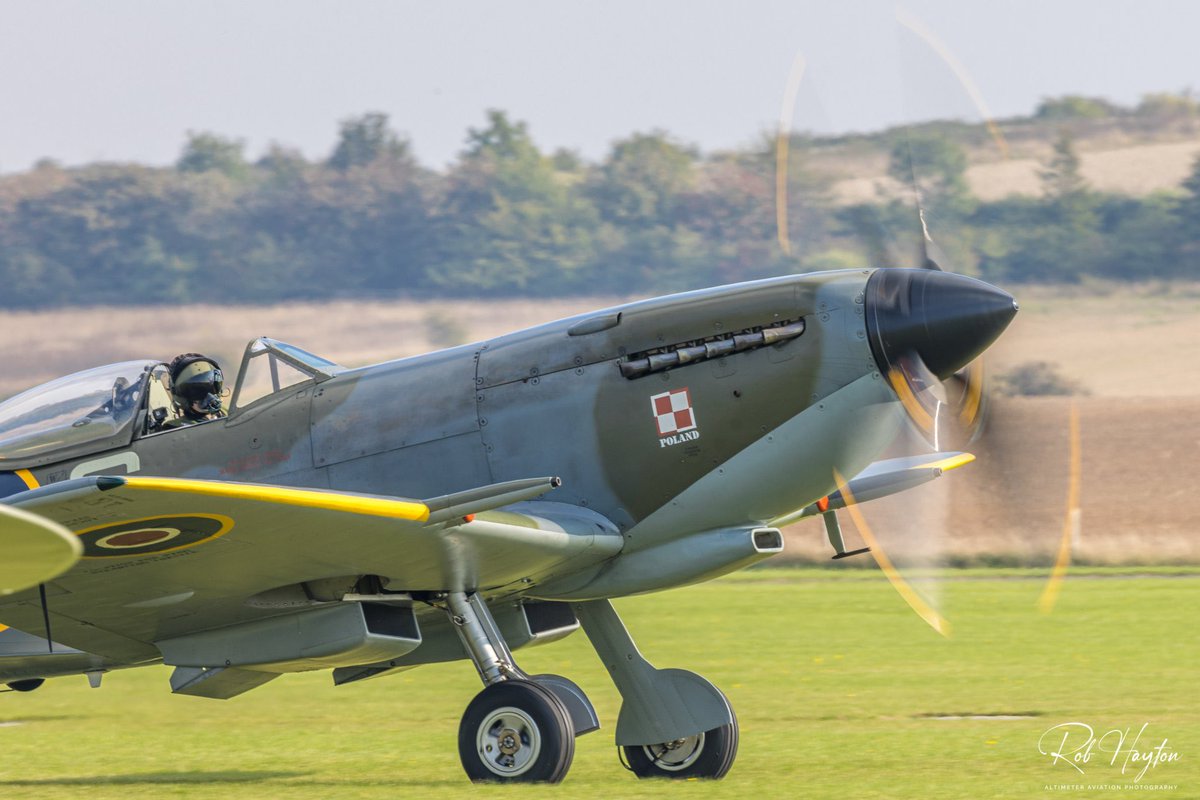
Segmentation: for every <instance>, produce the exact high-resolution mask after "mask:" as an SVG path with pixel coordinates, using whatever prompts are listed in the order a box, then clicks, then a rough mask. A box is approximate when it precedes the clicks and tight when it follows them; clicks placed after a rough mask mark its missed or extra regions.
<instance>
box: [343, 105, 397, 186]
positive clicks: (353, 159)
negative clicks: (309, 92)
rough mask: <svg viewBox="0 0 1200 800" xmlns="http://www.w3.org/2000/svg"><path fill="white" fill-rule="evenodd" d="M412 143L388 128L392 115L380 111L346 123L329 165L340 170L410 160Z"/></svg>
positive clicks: (347, 120)
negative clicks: (410, 145)
mask: <svg viewBox="0 0 1200 800" xmlns="http://www.w3.org/2000/svg"><path fill="white" fill-rule="evenodd" d="M411 157H412V156H411V153H410V148H409V144H408V142H407V141H406V140H404V139H402V138H400V136H399V135H398V134H397V133H396V132H395V131H393V130H392V129H391V128H389V127H388V116H387V114H384V113H382V112H379V111H372V112H368V113H366V114H363V115H362V116H361V117H351V118H350V119H346V120H342V123H341V132H340V134H339V137H338V143H337V147H335V148H334V150H333V154H332V155H331V156H329V162H328V163H329V166H331V167H333V168H334V169H337V170H342V171H345V170H348V169H350V168H351V167H363V166H366V165H368V164H373V163H375V162H377V161H381V160H391V161H408V160H410V159H411Z"/></svg>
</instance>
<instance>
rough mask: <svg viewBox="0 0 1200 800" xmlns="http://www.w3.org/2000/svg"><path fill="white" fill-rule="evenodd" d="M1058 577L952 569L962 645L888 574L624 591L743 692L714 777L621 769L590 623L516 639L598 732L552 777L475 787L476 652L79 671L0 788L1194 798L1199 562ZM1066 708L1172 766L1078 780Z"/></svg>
mask: <svg viewBox="0 0 1200 800" xmlns="http://www.w3.org/2000/svg"><path fill="white" fill-rule="evenodd" d="M1046 575H1047V571H1046V570H1016V569H1009V570H982V569H980V570H954V571H947V572H944V573H941V579H940V580H938V581H937V582H936V583H937V586H938V587H940V593H941V596H942V599H941V605H942V608H943V610H944V611H945V614H946V616H947V617H948V618H949V619H950V621H951V623H952V624H953V630H954V633H953V637H952V638H950V639H942V638H941V637H939V636H938V635H937V634H935V633H934V632H933V631H932V630H930V629H929V628H928V627H926V626H925V624H924V623H923V622H921V621H920V620H919V619H918V618H917V617H916V615H914V614H913V613H912V612H911V611H910V610H909V609H908V608H907V606H905V604H904V603H903V601H902V600H901V599H900V598H899V596H898V595H897V594H896V593H895V591H894V590H893V589H892V588H891V587H890V586H889V585H888V583H887V581H886V580H885V579H884V577H883V576H882V574H881V573H879V572H878V571H877V570H875V569H845V568H843V569H817V568H795V569H757V570H752V571H748V572H744V573H739V574H736V575H733V576H729V577H727V578H724V579H721V580H718V581H714V582H711V583H707V584H703V585H700V586H694V587H688V588H684V589H679V590H675V591H672V592H667V593H662V594H657V595H650V596H646V597H638V598H630V599H625V600H622V601H618V602H617V608H618V610H619V611H620V612H621V614H622V616H623V618H624V619H625V621H626V623H627V625H628V626H629V628H630V630H631V631H632V633H633V635H634V638H635V640H637V641H638V643H639V645H640V647H641V649H642V651H643V653H645V654H646V656H647V657H648V658H649V659H650V660H651V661H652V662H654V663H655V664H656V665H657V666H659V667H668V666H670V667H682V668H686V669H692V670H695V671H697V672H699V673H701V674H702V675H704V676H705V677H707V678H709V679H710V680H712V681H713V682H715V683H716V684H717V685H718V686H720V687H721V688H722V689H723V690H724V691H725V692H726V694H728V696H729V697H730V700H731V701H732V703H733V706H734V708H735V710H736V711H737V713H738V717H739V721H740V723H741V734H742V738H741V746H740V751H739V755H738V760H737V762H736V764H735V765H734V767H733V770H732V771H731V772H730V774H729V776H728V777H727V778H726V779H725V780H724V781H721V782H694V781H693V782H686V783H678V784H677V783H671V782H665V781H653V782H641V781H638V780H637V779H635V778H634V777H633V776H632V774H630V773H627V772H626V771H625V770H624V769H622V767H621V765H620V763H619V762H618V760H617V756H616V751H615V748H614V747H613V744H612V729H613V726H614V724H615V720H616V716H617V711H618V708H619V702H620V700H619V697H618V695H617V693H616V690H615V689H614V688H613V686H612V684H611V683H610V682H609V680H608V678H607V676H606V675H605V673H604V670H603V668H602V666H601V664H600V662H599V660H598V659H597V658H596V656H595V654H594V653H593V652H592V650H591V649H590V647H589V645H588V643H587V640H586V638H585V637H584V636H583V634H582V633H577V634H575V635H573V636H572V637H570V638H569V639H567V640H566V641H564V642H560V643H557V644H552V645H549V646H546V647H541V648H531V649H527V650H523V651H520V652H519V653H518V658H519V659H520V661H521V665H522V667H523V668H525V669H526V670H528V671H530V672H559V673H562V674H565V675H567V676H569V677H571V678H572V679H574V680H575V681H577V682H578V683H579V684H580V685H581V686H582V687H583V688H584V689H585V691H587V692H588V694H589V695H590V697H591V698H592V701H593V702H594V703H595V705H596V708H597V711H598V712H599V714H600V717H601V720H602V722H603V723H604V728H603V729H602V730H600V731H599V732H596V733H593V734H589V735H587V736H584V737H582V738H580V739H578V740H577V747H576V753H575V762H574V766H573V767H572V769H571V772H570V774H569V775H568V776H567V779H566V781H565V782H564V783H563V784H562V785H561V786H558V787H541V786H537V787H530V786H515V787H508V786H502V787H497V786H493V787H487V788H484V787H475V786H472V785H471V784H470V783H468V782H467V781H466V779H465V777H464V776H463V773H462V770H461V767H460V766H459V763H458V755H457V745H456V742H457V739H456V736H457V729H458V720H459V717H460V715H461V713H462V711H463V709H464V708H465V706H466V704H467V702H468V701H469V700H470V698H471V697H472V696H473V695H474V694H475V693H476V692H477V691H478V690H479V688H480V685H479V681H478V678H477V677H476V675H475V673H474V670H473V669H472V667H471V666H470V664H469V663H467V662H460V663H456V664H445V665H434V666H430V667H421V668H419V669H416V670H413V671H410V672H407V673H402V674H400V675H399V676H395V677H390V678H383V679H378V680H373V681H366V682H363V683H361V684H357V685H352V686H346V687H341V688H334V687H333V686H332V685H331V683H330V679H329V676H328V673H311V674H305V675H295V676H284V677H283V678H280V679H278V680H276V681H274V682H272V683H270V684H267V685H266V686H264V687H262V688H260V689H257V690H254V691H252V692H250V693H249V694H246V695H243V696H242V697H240V698H236V699H234V700H230V701H214V700H205V699H200V698H191V697H174V696H171V695H170V693H169V690H168V687H167V676H168V670H167V668H164V667H154V668H146V669H140V670H127V671H123V672H117V673H113V674H110V675H108V676H106V678H105V680H104V686H103V688H101V689H100V690H91V689H89V688H88V686H87V683H86V681H85V680H84V679H83V678H82V677H77V678H64V679H57V680H54V681H49V682H48V683H47V684H46V685H45V686H44V687H42V689H40V690H38V691H36V692H33V693H31V694H17V693H7V694H4V695H2V696H0V754H2V758H0V797H3V798H6V800H7V799H8V798H21V797H30V798H88V800H98V799H99V798H110V797H111V798H122V800H131V799H132V798H141V797H147V798H149V797H155V798H158V797H214V796H215V797H221V798H267V797H270V798H277V797H278V798H395V797H417V796H419V797H480V796H485V795H486V796H488V797H518V796H519V797H527V796H547V797H548V796H555V797H570V798H572V800H575V798H593V797H594V798H612V797H706V798H708V797H713V798H718V797H730V798H735V797H736V798H741V797H747V796H758V797H763V798H765V797H779V796H784V797H793V796H794V797H838V798H844V797H854V798H908V797H913V798H917V797H920V798H942V797H945V798H964V797H977V798H986V797H1005V798H1007V797H1012V798H1027V797H1043V796H1069V797H1092V796H1094V795H1096V794H1097V793H1102V794H1110V795H1111V794H1114V793H1116V794H1122V795H1126V794H1130V793H1135V792H1136V793H1137V794H1147V793H1150V794H1151V796H1157V797H1164V798H1167V797H1179V798H1184V797H1200V702H1197V701H1198V700H1200V689H1198V688H1197V678H1198V677H1200V640H1198V638H1197V635H1196V623H1197V610H1196V597H1197V589H1198V588H1200V568H1157V569H1156V568H1137V569H1115V568H1108V569H1103V568H1092V569H1078V570H1073V571H1072V572H1071V574H1070V576H1069V577H1068V579H1067V580H1066V582H1065V583H1064V584H1063V586H1062V592H1061V594H1060V596H1059V599H1058V605H1057V607H1056V608H1055V610H1054V612H1053V613H1052V614H1051V615H1049V616H1043V615H1041V614H1040V613H1039V612H1038V610H1037V600H1038V597H1039V595H1040V593H1041V591H1042V588H1043V586H1044V584H1045V580H1046ZM977 715H1007V716H1014V717H1018V718H1016V719H971V718H970V717H972V716H977ZM937 717H961V718H959V719H938V718H937ZM1073 721H1078V722H1086V723H1088V724H1090V725H1091V726H1093V728H1095V729H1096V732H1097V735H1100V734H1101V733H1104V732H1107V731H1109V730H1111V729H1122V730H1123V729H1125V728H1131V729H1132V733H1136V732H1137V731H1138V729H1139V728H1141V726H1142V725H1143V723H1149V727H1148V728H1147V729H1146V733H1145V734H1144V735H1143V739H1142V741H1141V742H1140V743H1139V747H1138V749H1149V748H1150V747H1152V746H1155V745H1157V744H1158V743H1159V742H1160V741H1161V740H1162V739H1163V738H1166V739H1167V740H1168V746H1169V747H1170V748H1172V749H1173V750H1174V751H1176V752H1177V753H1179V759H1178V760H1176V761H1174V762H1170V763H1165V764H1162V765H1160V766H1158V767H1156V768H1154V769H1151V770H1149V771H1148V772H1147V773H1146V775H1145V776H1144V777H1143V778H1142V780H1141V782H1140V783H1141V786H1142V788H1140V789H1138V788H1136V787H1134V788H1131V785H1134V776H1135V775H1136V772H1137V770H1138V769H1139V768H1140V765H1139V766H1138V767H1135V766H1130V767H1129V768H1128V769H1127V770H1126V773H1125V774H1124V775H1122V774H1121V766H1122V763H1123V759H1118V762H1117V764H1116V766H1110V765H1109V763H1108V754H1098V755H1096V756H1095V757H1094V758H1093V759H1092V761H1091V762H1090V763H1089V764H1087V765H1085V774H1083V775H1080V774H1079V773H1076V772H1075V771H1074V770H1073V769H1071V768H1070V767H1069V766H1067V765H1066V764H1064V763H1061V762H1060V763H1058V764H1052V763H1051V761H1050V759H1049V758H1048V757H1046V756H1043V755H1040V754H1039V753H1038V740H1039V738H1040V737H1041V735H1042V733H1043V732H1044V731H1046V730H1047V729H1048V728H1050V727H1052V726H1054V725H1058V724H1060V723H1065V722H1073ZM1131 740H1132V735H1131V737H1130V741H1131ZM1110 741H1111V740H1110ZM1064 784H1071V785H1078V786H1081V787H1083V788H1079V789H1069V788H1068V789H1061V788H1055V787H1059V786H1062V785H1064ZM1151 785H1153V786H1162V785H1168V786H1174V787H1175V788H1173V789H1170V788H1167V789H1158V790H1149V789H1148V787H1149V786H1151ZM1089 786H1091V787H1096V786H1106V787H1109V788H1107V789H1098V788H1087V787H1089ZM1113 787H1116V788H1113Z"/></svg>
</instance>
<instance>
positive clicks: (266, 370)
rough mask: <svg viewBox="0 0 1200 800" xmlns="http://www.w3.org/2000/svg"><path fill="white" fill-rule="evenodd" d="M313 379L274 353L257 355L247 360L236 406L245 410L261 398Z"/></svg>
mask: <svg viewBox="0 0 1200 800" xmlns="http://www.w3.org/2000/svg"><path fill="white" fill-rule="evenodd" d="M312 377H313V376H312V374H311V373H308V372H303V371H301V370H299V369H297V368H296V367H293V366H292V365H291V364H289V363H288V362H286V361H284V360H282V359H280V358H277V357H276V356H275V354H274V353H271V352H269V351H264V352H262V353H256V354H254V355H252V356H251V357H250V358H248V359H247V360H246V364H245V366H244V367H243V374H242V378H241V385H240V386H239V388H238V393H237V397H236V398H235V399H234V404H235V405H236V407H237V408H245V407H246V406H248V405H250V404H251V403H253V402H254V401H255V400H258V399H259V398H261V397H266V396H267V395H269V394H274V393H275V392H278V391H280V390H281V389H286V388H288V387H289V386H295V385H296V384H298V383H303V382H304V381H307V380H312Z"/></svg>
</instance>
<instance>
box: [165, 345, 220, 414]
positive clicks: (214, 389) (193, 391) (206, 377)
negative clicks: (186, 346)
mask: <svg viewBox="0 0 1200 800" xmlns="http://www.w3.org/2000/svg"><path fill="white" fill-rule="evenodd" d="M167 374H168V376H169V377H170V381H171V386H170V390H171V405H172V407H173V408H174V411H175V416H173V417H172V418H171V419H165V418H164V419H162V420H161V421H157V425H156V426H155V430H169V429H171V428H179V427H183V426H184V425H193V424H195V423H197V422H204V421H206V420H210V419H217V418H218V417H223V416H225V411H224V409H222V408H221V395H222V394H223V393H224V391H225V377H224V375H222V374H221V366H220V364H218V363H217V362H216V360H215V359H212V358H209V357H208V356H204V355H201V354H199V353H183V354H182V355H178V356H176V357H175V358H174V360H172V361H171V363H170V365H169V366H168V367H167ZM163 416H164V417H165V416H166V415H165V414H164V415H163Z"/></svg>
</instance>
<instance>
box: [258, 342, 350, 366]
mask: <svg viewBox="0 0 1200 800" xmlns="http://www.w3.org/2000/svg"><path fill="white" fill-rule="evenodd" d="M259 341H261V342H263V344H265V345H267V346H268V347H270V348H271V349H272V350H278V351H279V352H281V353H286V354H287V355H289V356H291V357H292V358H294V359H295V360H297V361H299V362H300V363H302V364H307V365H308V366H310V367H312V368H313V371H315V372H322V373H327V374H328V373H329V372H330V371H331V369H332V370H339V369H341V367H340V366H338V365H337V364H335V363H334V362H332V361H330V360H329V359H327V358H321V357H320V356H315V355H313V354H312V353H310V352H308V351H307V350H303V349H301V348H299V347H296V345H294V344H288V343H287V342H280V341H277V340H275V339H260V340H259Z"/></svg>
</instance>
